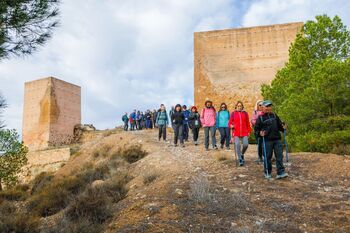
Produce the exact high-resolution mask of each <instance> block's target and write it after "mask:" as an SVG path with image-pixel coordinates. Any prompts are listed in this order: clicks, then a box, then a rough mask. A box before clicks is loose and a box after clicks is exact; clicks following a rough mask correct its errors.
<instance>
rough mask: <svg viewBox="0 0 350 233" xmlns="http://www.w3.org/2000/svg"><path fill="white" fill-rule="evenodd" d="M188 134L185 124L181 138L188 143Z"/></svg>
mask: <svg viewBox="0 0 350 233" xmlns="http://www.w3.org/2000/svg"><path fill="white" fill-rule="evenodd" d="M188 132H189V128H188V124H187V123H185V124H184V126H183V138H184V140H185V141H188Z"/></svg>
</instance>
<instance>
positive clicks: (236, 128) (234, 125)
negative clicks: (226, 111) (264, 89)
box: [228, 101, 251, 166]
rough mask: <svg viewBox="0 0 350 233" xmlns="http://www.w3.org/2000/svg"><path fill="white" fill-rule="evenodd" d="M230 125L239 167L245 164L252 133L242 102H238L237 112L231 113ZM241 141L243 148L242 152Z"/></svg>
mask: <svg viewBox="0 0 350 233" xmlns="http://www.w3.org/2000/svg"><path fill="white" fill-rule="evenodd" d="M228 125H229V126H230V128H231V129H232V136H233V137H234V146H235V151H236V153H237V155H238V158H239V166H243V165H244V163H245V160H244V153H245V152H246V151H247V149H248V136H249V134H250V132H251V128H250V122H249V116H248V113H247V112H246V111H244V106H243V103H242V101H237V103H236V105H235V110H234V111H233V112H232V113H231V116H230V120H229V123H228ZM241 141H242V144H243V148H242V150H241Z"/></svg>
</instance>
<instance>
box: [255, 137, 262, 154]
mask: <svg viewBox="0 0 350 233" xmlns="http://www.w3.org/2000/svg"><path fill="white" fill-rule="evenodd" d="M255 139H256V143H257V144H258V158H259V159H260V160H262V158H263V140H262V138H261V137H260V136H259V135H257V134H255Z"/></svg>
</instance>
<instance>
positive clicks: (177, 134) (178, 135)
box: [173, 124, 184, 145]
mask: <svg viewBox="0 0 350 233" xmlns="http://www.w3.org/2000/svg"><path fill="white" fill-rule="evenodd" d="M173 126H174V127H173V128H174V144H175V145H176V144H177V141H178V139H180V143H181V144H183V143H184V139H183V132H182V131H183V124H173Z"/></svg>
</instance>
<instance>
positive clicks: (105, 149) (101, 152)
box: [92, 144, 113, 158]
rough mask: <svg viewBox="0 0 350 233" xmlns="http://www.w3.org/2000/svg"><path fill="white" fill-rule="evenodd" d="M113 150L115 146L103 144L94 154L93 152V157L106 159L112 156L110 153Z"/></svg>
mask: <svg viewBox="0 0 350 233" xmlns="http://www.w3.org/2000/svg"><path fill="white" fill-rule="evenodd" d="M112 148H113V145H110V144H103V145H102V146H101V147H99V148H96V149H95V150H94V151H93V152H92V156H93V157H94V158H99V157H103V158H106V157H108V156H109V155H110V152H111V150H112Z"/></svg>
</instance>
